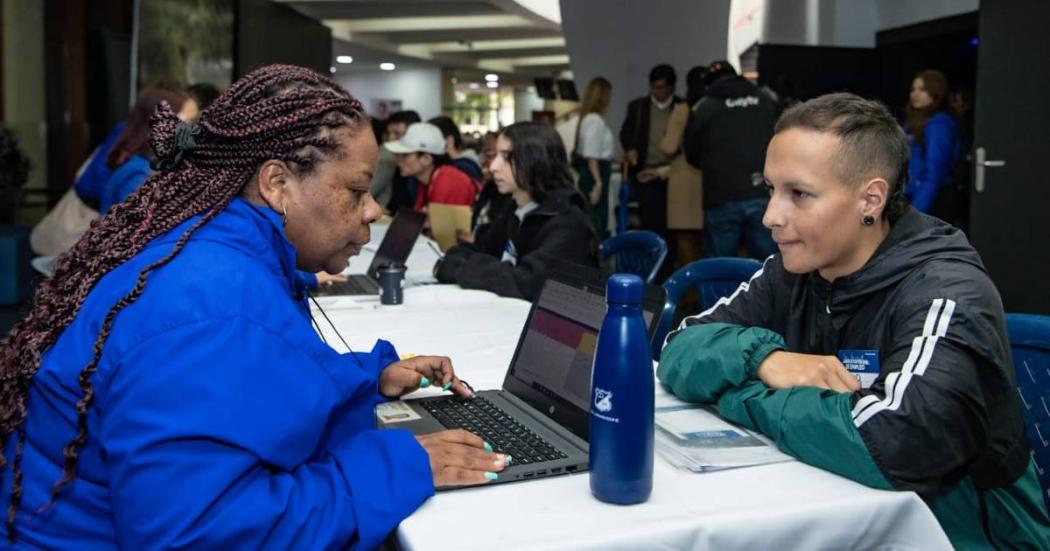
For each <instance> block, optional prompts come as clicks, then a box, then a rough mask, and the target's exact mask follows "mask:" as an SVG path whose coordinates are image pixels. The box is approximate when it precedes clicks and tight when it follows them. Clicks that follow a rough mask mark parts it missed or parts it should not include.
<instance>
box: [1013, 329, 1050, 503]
mask: <svg viewBox="0 0 1050 551" xmlns="http://www.w3.org/2000/svg"><path fill="white" fill-rule="evenodd" d="M1006 331H1007V333H1008V334H1009V336H1010V348H1011V350H1012V351H1013V356H1014V373H1015V378H1016V379H1017V393H1018V395H1019V396H1020V398H1021V406H1022V407H1023V408H1024V418H1025V433H1026V434H1027V436H1028V444H1029V445H1030V446H1031V448H1032V456H1033V458H1034V459H1035V467H1036V471H1037V473H1038V475H1039V485H1040V486H1041V487H1042V488H1043V501H1044V502H1046V506H1047V508H1050V316H1037V315H1033V314H1007V315H1006Z"/></svg>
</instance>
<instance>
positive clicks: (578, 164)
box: [572, 77, 614, 241]
mask: <svg viewBox="0 0 1050 551" xmlns="http://www.w3.org/2000/svg"><path fill="white" fill-rule="evenodd" d="M611 99H612V83H610V82H609V80H608V79H606V78H604V77H595V78H593V79H591V81H590V82H588V83H587V88H586V89H585V90H584V92H583V101H582V102H581V104H580V109H579V111H580V118H579V120H578V121H577V124H576V136H575V140H574V143H575V146H574V147H573V153H572V158H573V168H575V169H576V185H577V187H579V189H580V191H581V192H582V193H583V195H584V197H587V198H588V199H590V201H591V225H592V226H593V227H594V231H595V233H596V234H597V236H598V241H604V240H605V238H606V237H608V234H609V180H610V179H611V177H612V157H613V147H614V144H613V134H612V130H609V125H607V124H605V118H604V116H605V110H606V109H608V107H609V101H610V100H611Z"/></svg>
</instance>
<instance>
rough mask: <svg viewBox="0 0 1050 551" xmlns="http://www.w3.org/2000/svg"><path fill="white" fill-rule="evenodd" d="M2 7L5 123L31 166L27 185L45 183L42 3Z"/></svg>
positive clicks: (3, 3)
mask: <svg viewBox="0 0 1050 551" xmlns="http://www.w3.org/2000/svg"><path fill="white" fill-rule="evenodd" d="M0 10H3V28H2V29H0V40H3V44H4V47H3V51H4V60H3V67H4V68H3V70H4V75H3V76H4V78H3V81H4V90H3V92H4V93H3V94H2V96H3V100H4V121H3V123H4V125H5V126H6V127H7V128H10V129H12V130H14V131H15V133H16V134H17V135H18V141H19V144H20V145H21V146H22V150H23V151H24V152H25V154H26V156H27V157H29V161H30V162H31V163H32V164H33V168H32V169H31V170H30V171H29V181H28V182H26V187H27V188H30V189H42V188H44V186H45V182H47V151H46V147H47V143H46V142H47V140H46V138H47V135H46V124H45V122H46V121H45V118H46V116H45V112H44V98H45V96H46V94H44V3H43V2H41V1H35V2H34V1H28V0H0Z"/></svg>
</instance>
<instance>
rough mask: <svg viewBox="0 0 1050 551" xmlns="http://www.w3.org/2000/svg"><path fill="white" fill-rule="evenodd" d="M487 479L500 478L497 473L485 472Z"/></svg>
mask: <svg viewBox="0 0 1050 551" xmlns="http://www.w3.org/2000/svg"><path fill="white" fill-rule="evenodd" d="M485 478H487V479H489V480H496V479H497V478H499V475H498V474H496V473H490V472H488V471H485Z"/></svg>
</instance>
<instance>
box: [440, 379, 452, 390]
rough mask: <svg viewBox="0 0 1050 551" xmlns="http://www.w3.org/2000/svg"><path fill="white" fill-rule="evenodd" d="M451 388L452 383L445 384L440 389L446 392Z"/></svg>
mask: <svg viewBox="0 0 1050 551" xmlns="http://www.w3.org/2000/svg"><path fill="white" fill-rule="evenodd" d="M450 388H452V381H449V382H447V383H445V386H443V387H441V390H448V389H450Z"/></svg>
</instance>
